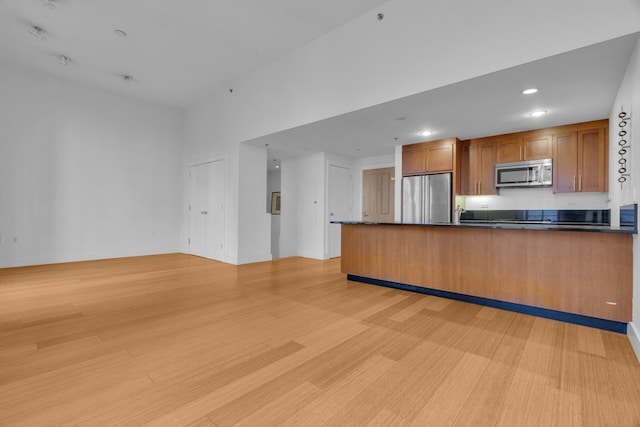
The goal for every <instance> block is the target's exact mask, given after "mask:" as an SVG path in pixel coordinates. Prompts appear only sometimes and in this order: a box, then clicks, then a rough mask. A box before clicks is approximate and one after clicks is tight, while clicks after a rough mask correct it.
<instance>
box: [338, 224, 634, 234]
mask: <svg viewBox="0 0 640 427" xmlns="http://www.w3.org/2000/svg"><path fill="white" fill-rule="evenodd" d="M331 223H332V224H358V225H419V226H424V227H460V228H491V229H496V230H537V231H587V232H597V233H621V234H637V231H636V230H635V228H634V227H632V226H622V227H620V228H612V227H611V226H609V225H590V224H538V223H528V224H527V223H514V222H482V221H474V222H463V223H461V224H452V223H432V224H410V223H402V222H367V221H331Z"/></svg>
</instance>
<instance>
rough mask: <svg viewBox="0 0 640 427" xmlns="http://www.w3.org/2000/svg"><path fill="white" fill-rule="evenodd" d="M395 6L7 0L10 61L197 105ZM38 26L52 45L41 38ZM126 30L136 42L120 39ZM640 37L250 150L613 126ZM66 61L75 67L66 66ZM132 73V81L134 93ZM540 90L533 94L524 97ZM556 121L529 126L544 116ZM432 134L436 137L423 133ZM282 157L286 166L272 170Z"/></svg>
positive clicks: (280, 136)
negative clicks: (539, 113) (538, 113)
mask: <svg viewBox="0 0 640 427" xmlns="http://www.w3.org/2000/svg"><path fill="white" fill-rule="evenodd" d="M385 2H386V0H108V1H107V0H53V3H54V4H55V6H56V7H55V9H48V8H46V7H44V6H43V4H44V3H45V1H44V0H0V59H4V60H7V61H10V62H15V63H18V64H22V65H25V66H28V67H31V68H35V69H38V70H41V71H45V72H48V73H52V74H56V75H61V76H64V77H67V78H70V79H73V80H74V81H78V82H83V83H86V84H91V85H96V86H99V87H102V88H106V89H108V90H112V91H116V92H119V93H122V94H126V95H128V96H135V97H139V98H143V99H146V100H149V101H152V102H156V103H160V104H164V105H169V106H175V107H187V106H189V105H191V104H193V103H194V102H196V101H197V100H199V99H201V98H203V97H206V96H207V95H209V94H211V93H214V92H215V91H219V90H221V89H227V88H232V87H233V84H234V82H236V81H237V80H238V79H240V78H242V77H243V76H246V75H248V74H251V73H252V72H254V71H256V70H258V69H259V68H261V67H263V66H265V65H267V64H269V63H271V62H274V61H276V60H277V59H279V58H281V57H283V56H285V55H287V54H289V53H291V52H293V51H294V50H296V49H298V48H301V47H302V46H304V45H306V44H308V43H309V42H311V41H313V40H315V39H317V38H319V37H321V36H323V35H324V34H327V33H328V32H330V31H332V30H334V29H336V28H338V27H340V26H342V25H345V24H346V23H348V22H349V21H351V20H353V19H355V18H357V17H359V16H361V15H363V14H364V13H367V12H371V13H377V12H378V10H377V8H379V7H380V6H381V5H383V4H384V3H385ZM33 25H37V26H40V27H42V28H44V29H45V30H46V31H47V40H44V41H41V40H37V39H35V38H34V37H32V36H31V35H30V34H29V33H28V30H29V28H30V27H31V26H33ZM116 29H121V30H124V31H126V32H127V33H128V36H127V37H126V38H122V37H119V36H117V35H115V34H114V30H116ZM637 40H638V33H635V34H631V35H629V36H625V37H621V38H618V39H613V40H609V41H606V42H603V43H599V44H596V45H592V46H588V47H585V48H582V49H578V50H575V51H572V52H567V53H564V54H561V55H557V56H553V57H549V58H546V59H542V60H539V61H535V62H532V63H529V64H524V65H520V66H517V67H514V68H511V69H506V70H502V71H499V72H496V73H492V74H489V75H486V76H481V77H477V78H474V79H471V80H467V81H463V82H460V83H456V84H453V85H450V86H445V87H442V88H438V89H435V90H431V91H428V92H425V93H421V94H416V95H413V96H410V97H407V98H403V99H398V100H395V101H391V102H387V103H384V104H381V105H378V106H375V107H371V108H367V109H364V110H361V111H356V112H352V113H349V114H345V115H342V116H339V117H334V118H331V119H327V120H323V121H320V122H316V123H312V124H309V125H305V126H301V127H299V128H294V129H290V130H287V131H284V132H279V133H277V134H274V135H269V136H265V137H262V138H259V139H257V140H254V141H251V142H250V143H251V144H254V145H262V146H263V145H265V144H268V147H269V149H268V151H269V166H270V168H273V166H275V164H277V163H278V162H279V161H280V159H283V158H287V157H294V156H299V155H302V154H305V153H309V152H318V151H325V152H331V153H335V154H339V155H343V156H347V157H352V158H358V157H369V156H376V155H382V154H390V153H393V150H394V147H395V146H396V145H402V144H408V143H413V142H420V141H425V140H434V139H440V138H445V137H451V136H456V137H458V138H460V139H467V138H473V137H481V136H488V135H496V134H502V133H508V132H514V131H519V130H527V129H535V128H540V127H547V126H554V125H560V124H566V123H575V122H580V121H587V120H595V119H601V118H606V117H608V115H609V112H610V110H611V108H612V105H613V101H614V98H615V95H616V92H617V89H618V87H619V85H620V82H621V80H622V77H623V74H624V71H625V69H626V66H627V63H628V61H629V58H630V55H631V52H632V50H633V46H634V44H635V43H636V41H637ZM59 55H66V56H68V57H70V58H71V63H70V64H69V65H68V66H62V65H60V64H59V63H58V57H59ZM123 75H131V76H133V79H134V80H133V81H132V82H131V83H127V84H125V82H124V81H123V79H122V76H123ZM531 86H535V87H537V88H538V89H539V92H538V93H537V94H535V95H531V96H526V97H525V96H523V95H521V94H520V91H521V90H522V89H525V88H527V87H531ZM538 108H541V109H545V110H548V111H549V114H548V115H546V116H544V117H540V118H535V119H534V118H531V117H529V115H528V113H529V112H530V111H532V110H534V109H538ZM424 128H429V129H431V130H433V131H434V132H435V133H434V135H433V136H430V137H428V138H425V137H421V136H419V135H418V131H420V130H421V129H424ZM273 159H277V160H278V161H277V162H273Z"/></svg>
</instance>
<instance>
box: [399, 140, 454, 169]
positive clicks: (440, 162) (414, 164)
mask: <svg viewBox="0 0 640 427" xmlns="http://www.w3.org/2000/svg"><path fill="white" fill-rule="evenodd" d="M456 142H457V139H456V138H447V139H441V140H438V141H433V142H422V143H419V144H411V145H404V146H403V147H402V175H403V176H407V175H421V174H427V173H436V172H451V171H452V170H453V158H454V153H455V145H456Z"/></svg>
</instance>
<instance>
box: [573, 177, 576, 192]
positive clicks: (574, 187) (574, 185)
mask: <svg viewBox="0 0 640 427" xmlns="http://www.w3.org/2000/svg"><path fill="white" fill-rule="evenodd" d="M573 191H576V176H575V175H574V176H573Z"/></svg>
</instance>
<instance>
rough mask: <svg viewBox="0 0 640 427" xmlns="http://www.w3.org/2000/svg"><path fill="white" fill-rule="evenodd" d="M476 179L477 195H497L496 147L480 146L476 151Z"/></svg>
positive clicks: (492, 145) (491, 145) (488, 144)
mask: <svg viewBox="0 0 640 427" xmlns="http://www.w3.org/2000/svg"><path fill="white" fill-rule="evenodd" d="M476 152H477V156H476V157H477V160H476V161H477V166H476V170H477V173H476V177H477V180H478V183H479V184H478V193H477V194H483V195H487V194H497V193H498V192H497V191H496V178H495V176H496V146H495V144H490V143H487V144H482V145H480V146H479V147H478V148H477V150H476Z"/></svg>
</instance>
